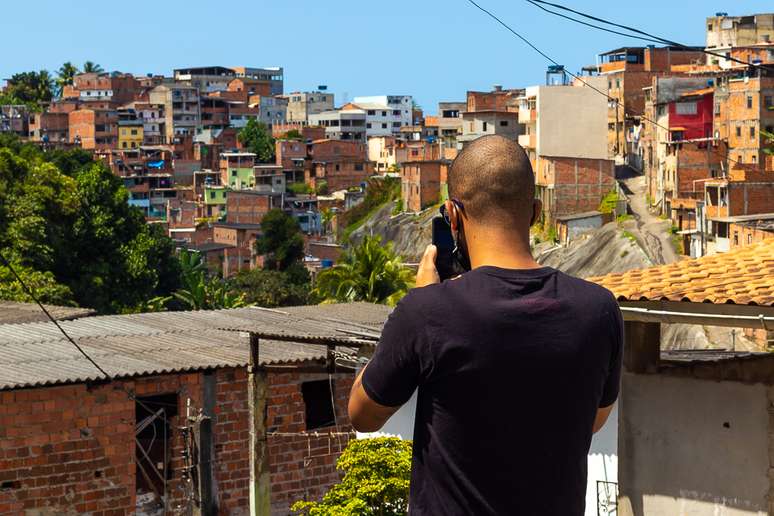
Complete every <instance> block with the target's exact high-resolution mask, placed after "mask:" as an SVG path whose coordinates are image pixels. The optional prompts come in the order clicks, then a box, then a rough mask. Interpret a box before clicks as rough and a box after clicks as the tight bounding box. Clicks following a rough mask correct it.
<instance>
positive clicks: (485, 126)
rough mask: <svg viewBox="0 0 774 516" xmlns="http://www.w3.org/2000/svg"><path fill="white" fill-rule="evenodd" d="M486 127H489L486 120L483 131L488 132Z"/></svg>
mask: <svg viewBox="0 0 774 516" xmlns="http://www.w3.org/2000/svg"><path fill="white" fill-rule="evenodd" d="M486 128H487V124H486V122H484V125H483V131H484V132H486Z"/></svg>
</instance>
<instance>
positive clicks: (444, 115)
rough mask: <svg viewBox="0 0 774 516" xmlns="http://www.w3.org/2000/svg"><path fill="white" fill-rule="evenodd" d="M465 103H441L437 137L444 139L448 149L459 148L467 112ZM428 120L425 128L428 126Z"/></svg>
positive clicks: (439, 105) (437, 120) (436, 118)
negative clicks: (458, 140) (459, 139)
mask: <svg viewBox="0 0 774 516" xmlns="http://www.w3.org/2000/svg"><path fill="white" fill-rule="evenodd" d="M466 106H467V104H466V103H465V102H439V103H438V116H437V117H435V122H437V124H438V125H437V128H438V129H437V131H438V134H437V137H438V138H440V139H442V140H443V142H444V144H445V146H446V148H448V149H454V148H456V146H457V137H458V136H460V135H461V134H462V113H464V112H465V111H467V107H466ZM427 125H428V124H427V119H426V120H425V126H427Z"/></svg>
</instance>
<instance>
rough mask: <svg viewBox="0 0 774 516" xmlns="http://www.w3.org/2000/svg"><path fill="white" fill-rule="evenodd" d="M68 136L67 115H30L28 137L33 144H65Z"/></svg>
mask: <svg viewBox="0 0 774 516" xmlns="http://www.w3.org/2000/svg"><path fill="white" fill-rule="evenodd" d="M69 134H70V116H69V115H68V114H67V113H52V112H48V111H44V112H42V113H30V126H29V137H30V140H32V141H35V142H52V143H55V142H66V141H68V137H69Z"/></svg>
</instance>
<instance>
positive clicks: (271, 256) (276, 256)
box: [255, 208, 304, 271]
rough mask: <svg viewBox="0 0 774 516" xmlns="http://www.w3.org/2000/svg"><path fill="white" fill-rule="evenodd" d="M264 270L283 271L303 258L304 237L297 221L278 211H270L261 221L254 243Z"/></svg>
mask: <svg viewBox="0 0 774 516" xmlns="http://www.w3.org/2000/svg"><path fill="white" fill-rule="evenodd" d="M255 248H256V251H257V252H258V254H261V255H263V256H264V261H263V266H264V268H266V269H272V270H278V271H284V270H286V269H288V268H289V267H290V266H291V265H293V264H294V263H297V262H299V261H300V260H302V259H303V258H304V237H303V236H302V235H301V228H300V227H299V225H298V221H297V220H296V219H295V218H293V217H292V216H290V215H288V214H287V213H285V212H284V211H282V210H280V209H276V208H275V209H273V210H270V211H269V212H268V213H267V214H266V215H264V217H263V220H262V221H261V236H260V237H259V238H258V240H257V241H256V243H255Z"/></svg>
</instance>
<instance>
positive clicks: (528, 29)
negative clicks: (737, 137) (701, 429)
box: [0, 0, 772, 113]
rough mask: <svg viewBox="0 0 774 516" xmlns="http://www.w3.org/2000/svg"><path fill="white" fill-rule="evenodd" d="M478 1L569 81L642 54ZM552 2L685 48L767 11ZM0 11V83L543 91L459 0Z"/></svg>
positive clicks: (49, 5)
mask: <svg viewBox="0 0 774 516" xmlns="http://www.w3.org/2000/svg"><path fill="white" fill-rule="evenodd" d="M477 1H478V3H479V4H480V5H482V6H483V7H485V8H487V9H488V10H490V11H492V12H493V13H494V14H496V15H497V16H499V17H500V18H501V19H502V20H503V21H505V22H506V23H508V24H509V25H511V27H512V28H513V29H514V30H516V31H517V32H520V33H521V34H522V35H523V36H524V37H526V38H527V39H529V40H530V41H532V43H533V44H534V45H536V46H537V47H538V48H540V49H541V50H543V51H544V52H545V53H547V54H548V55H549V56H551V57H553V58H554V59H555V60H556V61H558V62H559V63H561V64H564V65H565V66H566V67H567V69H569V70H571V71H578V70H579V69H580V68H581V67H582V66H583V65H587V64H593V63H594V62H595V59H596V55H597V54H598V53H599V52H604V51H606V50H611V49H614V48H617V47H621V46H625V45H629V46H638V45H645V44H647V43H642V42H638V41H637V40H634V39H630V38H625V37H623V36H618V35H615V34H609V33H605V32H601V31H597V30H595V29H591V28H588V27H584V26H581V25H578V24H575V23H573V22H570V21H567V20H563V19H561V18H558V17H556V16H553V15H550V14H548V13H545V12H543V11H541V10H539V9H538V8H536V7H534V6H533V5H531V4H529V3H527V2H526V1H524V0H477ZM554 1H557V0H554ZM559 1H561V2H562V3H563V4H564V5H566V6H568V7H572V8H575V9H578V10H581V11H584V12H587V13H590V14H595V15H598V16H601V17H603V18H607V19H610V20H612V21H616V22H619V23H623V24H627V25H635V26H636V27H638V28H640V29H641V30H644V31H646V32H651V33H654V34H657V35H659V36H661V37H665V38H668V39H672V40H674V41H678V42H680V43H683V44H687V45H703V44H704V39H705V28H704V25H705V18H706V17H707V16H712V15H714V14H715V13H716V12H718V11H725V12H728V13H729V14H730V15H744V14H754V13H760V12H767V11H771V10H772V5H771V0H743V1H741V2H739V1H737V2H732V1H729V0H724V1H715V0H707V1H702V0H680V1H675V0H649V1H647V2H645V1H641V2H620V1H618V2H611V1H610V0H608V1H602V0H583V1H581V0H559ZM3 3H4V4H5V5H4V6H3V16H2V17H0V34H3V40H4V41H5V45H4V50H3V52H2V54H1V55H0V78H8V77H10V76H11V75H12V74H14V73H16V72H21V71H27V70H33V69H35V70H39V69H47V70H49V71H51V72H55V71H56V70H57V69H58V68H59V66H61V64H62V63H63V62H65V61H72V62H73V63H75V64H76V65H78V66H80V64H82V63H83V62H84V61H86V60H91V61H95V62H97V63H99V64H100V65H102V67H103V68H105V69H106V70H111V71H112V70H120V71H122V72H131V73H133V74H136V75H144V74H147V73H154V74H165V75H171V74H172V70H173V69H174V68H183V67H191V66H212V65H222V66H256V67H261V66H282V67H284V69H285V92H291V91H309V90H312V89H315V88H316V87H317V86H318V85H321V84H324V85H327V86H328V89H329V91H332V92H333V93H335V95H336V104H337V105H339V104H342V103H344V102H346V101H347V100H351V99H352V98H353V97H355V96H359V95H363V96H365V95H406V94H408V95H413V96H414V98H415V101H416V102H417V103H418V104H419V105H420V106H422V107H423V108H424V110H425V111H426V112H427V113H435V112H436V109H437V104H438V102H439V101H455V100H456V101H463V100H464V99H465V92H466V91H468V90H489V89H490V88H491V87H492V85H494V84H500V85H502V86H503V87H506V88H516V87H525V86H529V85H534V84H542V83H544V82H545V71H546V67H547V65H548V63H547V61H546V60H545V59H544V58H543V57H541V56H539V55H537V54H536V53H535V52H534V51H533V50H531V49H530V48H529V47H527V46H526V45H525V44H524V43H523V42H521V41H520V40H518V39H517V38H516V37H515V36H513V35H512V34H510V33H509V32H507V31H506V29H504V28H503V27H502V26H500V25H498V24H497V23H496V22H495V21H494V20H492V19H491V18H489V17H487V16H486V15H485V14H484V13H482V12H481V11H479V10H478V9H476V8H475V7H474V6H473V5H471V4H470V3H469V2H468V1H467V0H412V1H409V0H392V1H390V2H368V1H362V0H361V1H360V2H355V1H352V0H327V1H312V0H294V1H288V0H273V1H267V0H253V1H248V0H221V1H219V2H215V1H212V0H152V1H151V0H133V1H132V2H106V1H105V0H101V1H99V2H97V1H94V0H80V1H78V2H68V1H62V0H56V1H54V0H38V1H31V0H25V1H21V0H6V1H5V2H3ZM68 4H69V5H68ZM611 6H615V8H614V9H611ZM732 9H733V10H732Z"/></svg>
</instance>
